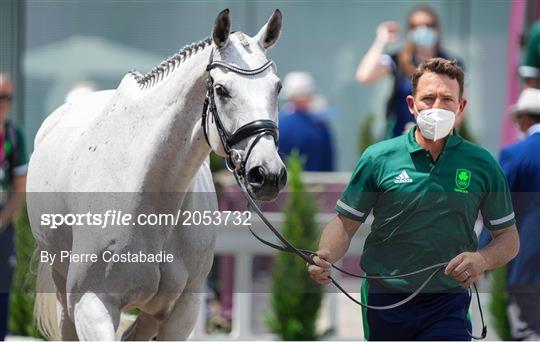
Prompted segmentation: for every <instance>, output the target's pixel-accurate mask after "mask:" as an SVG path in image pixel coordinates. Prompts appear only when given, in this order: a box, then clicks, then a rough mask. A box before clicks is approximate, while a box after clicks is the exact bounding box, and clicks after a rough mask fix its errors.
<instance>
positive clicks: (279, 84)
mask: <svg viewBox="0 0 540 342" xmlns="http://www.w3.org/2000/svg"><path fill="white" fill-rule="evenodd" d="M282 88H283V85H282V84H281V82H278V83H277V85H276V92H277V93H278V95H279V93H281V89H282Z"/></svg>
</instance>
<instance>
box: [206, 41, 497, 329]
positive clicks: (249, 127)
mask: <svg viewBox="0 0 540 342" xmlns="http://www.w3.org/2000/svg"><path fill="white" fill-rule="evenodd" d="M213 55H214V50H212V52H211V53H210V61H209V63H208V65H207V67H206V71H207V72H208V80H207V83H206V98H205V100H204V106H203V111H202V120H201V124H202V127H203V132H204V137H205V139H206V142H207V143H208V145H209V146H211V145H210V141H209V138H208V127H207V126H208V119H209V116H211V118H212V120H213V122H214V121H215V123H216V128H217V131H218V134H219V138H220V140H221V143H222V145H223V148H224V150H225V152H226V154H227V157H226V165H227V169H228V170H229V171H231V172H232V173H233V175H234V178H235V180H236V183H237V184H238V186H239V187H240V189H241V190H242V195H243V196H244V197H245V198H246V200H247V202H248V209H251V210H253V211H255V213H256V214H257V215H258V216H259V217H260V219H261V220H262V222H263V223H264V224H265V225H266V227H267V228H268V229H270V231H272V233H273V234H274V235H275V236H276V237H277V238H278V240H280V241H281V243H282V244H283V245H282V246H280V245H277V244H274V243H272V242H269V241H267V240H264V239H263V238H261V237H260V236H259V235H257V234H256V233H255V231H253V229H252V228H251V226H249V230H250V232H251V234H252V235H253V236H254V237H255V238H256V239H257V240H259V241H260V242H262V243H263V244H265V245H267V246H269V247H271V248H273V249H276V250H279V251H282V252H287V253H293V254H296V255H297V256H299V257H300V258H302V259H304V261H306V262H307V263H308V264H310V265H315V262H314V261H313V257H314V256H315V255H317V253H315V252H313V251H309V250H305V249H299V248H296V247H295V246H293V245H292V244H291V243H290V242H289V241H288V240H287V239H286V238H285V237H284V236H283V235H282V234H281V232H280V231H279V230H278V229H276V228H275V227H274V225H272V223H270V221H268V219H267V218H266V217H265V216H264V214H263V213H262V211H261V210H260V208H259V207H258V206H257V204H256V203H255V201H254V200H253V199H252V198H251V196H250V195H249V192H248V190H247V189H246V186H245V184H244V183H245V182H244V181H245V179H244V175H245V166H246V162H247V160H248V159H249V156H250V154H251V152H252V150H253V148H254V147H255V145H256V144H257V143H258V142H259V140H260V139H261V138H262V137H263V136H265V135H271V136H272V138H273V139H274V143H275V144H276V146H277V145H278V127H277V125H276V124H275V122H273V121H272V120H264V119H263V120H255V121H252V122H249V123H247V124H245V125H243V126H242V127H240V128H238V129H237V130H236V131H235V132H233V133H232V134H230V133H228V132H227V130H226V129H225V127H224V125H223V122H222V121H221V119H220V118H219V114H218V112H217V107H216V104H215V98H214V89H213V87H214V80H213V79H212V77H211V76H210V70H212V69H214V68H217V67H220V68H224V69H227V70H229V71H232V72H235V73H237V74H241V75H246V76H251V75H256V74H259V73H262V72H263V71H264V70H266V69H267V68H269V67H270V66H271V65H273V64H274V63H273V62H272V61H267V62H266V63H265V64H263V65H262V66H261V67H259V68H257V69H253V70H249V69H242V68H239V67H237V66H234V65H231V64H228V63H225V62H223V61H214V60H213ZM253 136H254V137H255V139H253V141H252V142H251V143H250V144H249V146H248V147H247V152H246V153H245V155H244V156H242V154H240V152H239V151H237V150H235V149H233V148H232V147H233V146H234V145H235V144H237V143H239V142H241V141H242V140H244V139H247V138H250V137H253ZM447 265H448V263H447V262H445V263H439V264H435V265H432V266H428V267H425V268H422V269H419V270H417V271H414V272H410V273H406V274H399V275H393V276H366V275H358V274H354V273H350V272H347V271H345V270H343V269H341V268H339V267H338V266H336V265H334V264H332V268H334V269H336V270H338V271H339V272H341V273H343V274H347V275H349V276H352V277H356V278H362V279H394V278H403V277H408V276H412V275H416V274H420V273H424V272H428V271H431V273H430V274H429V276H428V277H427V278H426V280H424V282H423V283H422V284H421V285H420V286H419V287H418V288H417V289H416V290H415V291H414V292H413V293H411V294H410V295H409V296H408V297H407V298H405V299H403V300H401V301H399V302H397V303H394V304H390V305H385V306H373V305H368V304H364V303H362V302H360V301H358V300H357V299H355V298H353V297H352V296H351V295H350V294H349V293H348V292H347V291H346V290H345V289H344V288H343V287H342V286H341V285H340V284H339V283H338V282H337V281H336V280H335V279H334V278H333V277H332V276H330V275H329V276H328V279H330V281H331V283H332V284H333V285H334V286H335V287H337V288H338V289H339V290H340V291H341V292H342V293H343V294H344V295H345V296H347V298H349V299H350V300H351V301H353V302H354V303H356V304H358V305H360V306H362V307H364V308H367V309H372V310H391V309H395V308H397V307H399V306H402V305H404V304H406V303H408V302H410V301H411V300H412V299H413V298H415V297H416V296H417V295H418V294H420V292H421V291H422V290H423V289H424V288H425V287H426V286H427V285H428V284H429V282H430V281H431V280H432V279H433V278H434V277H435V276H436V275H437V274H438V273H439V272H441V271H442V270H443V269H444V268H445V267H446V266H447ZM472 287H473V289H474V291H475V292H476V299H477V302H478V308H479V311H480V317H481V320H482V335H481V336H474V335H473V334H472V332H471V331H469V329H468V327H467V319H466V316H467V312H468V310H469V307H470V304H471V301H472V289H471V287H469V288H468V289H467V294H468V298H469V299H468V304H467V306H466V307H465V313H464V316H465V320H464V323H465V330H466V331H467V333H468V334H469V336H470V337H471V338H473V339H477V340H481V339H484V338H485V337H486V335H487V327H486V325H485V323H484V314H483V312H482V306H481V305H480V296H479V294H478V289H477V288H476V284H473V286H472Z"/></svg>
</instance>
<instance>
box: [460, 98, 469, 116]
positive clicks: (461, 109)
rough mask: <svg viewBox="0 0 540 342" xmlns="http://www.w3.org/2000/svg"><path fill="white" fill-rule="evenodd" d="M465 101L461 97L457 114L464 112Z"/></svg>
mask: <svg viewBox="0 0 540 342" xmlns="http://www.w3.org/2000/svg"><path fill="white" fill-rule="evenodd" d="M467 103H468V102H467V99H466V98H464V97H462V98H461V101H460V102H459V112H460V113H463V112H464V111H465V107H467Z"/></svg>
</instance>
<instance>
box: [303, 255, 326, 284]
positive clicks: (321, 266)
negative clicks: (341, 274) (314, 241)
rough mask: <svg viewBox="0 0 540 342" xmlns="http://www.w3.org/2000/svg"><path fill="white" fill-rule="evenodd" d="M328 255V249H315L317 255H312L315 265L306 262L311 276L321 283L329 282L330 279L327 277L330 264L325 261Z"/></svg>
mask: <svg viewBox="0 0 540 342" xmlns="http://www.w3.org/2000/svg"><path fill="white" fill-rule="evenodd" d="M329 256H330V253H329V252H328V251H317V255H316V256H314V257H313V262H314V263H315V265H310V264H307V266H308V272H309V275H310V276H311V278H313V280H315V281H316V282H317V283H319V284H322V285H327V284H330V283H331V280H330V279H328V276H329V275H330V271H331V270H332V264H331V263H329V262H328V261H327V259H328V257H329Z"/></svg>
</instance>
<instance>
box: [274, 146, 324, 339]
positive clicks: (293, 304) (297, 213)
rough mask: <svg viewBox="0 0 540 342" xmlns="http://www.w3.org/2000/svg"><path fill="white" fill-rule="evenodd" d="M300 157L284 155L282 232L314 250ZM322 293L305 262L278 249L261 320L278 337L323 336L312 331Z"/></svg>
mask: <svg viewBox="0 0 540 342" xmlns="http://www.w3.org/2000/svg"><path fill="white" fill-rule="evenodd" d="M303 162H304V160H303V159H302V158H300V157H299V156H298V154H297V153H296V152H294V153H293V154H292V155H291V156H290V157H289V158H288V159H287V172H288V175H289V181H288V198H287V203H286V205H285V209H284V213H285V223H284V226H283V229H282V232H283V235H284V236H285V238H286V239H287V240H289V241H290V242H291V244H292V245H293V246H295V247H297V248H303V249H309V250H316V249H317V241H318V235H319V230H318V229H317V224H316V221H315V213H316V205H315V201H314V199H313V198H312V196H309V194H308V193H307V192H306V190H305V188H304V184H303V183H302V165H303ZM322 296H323V289H322V286H320V285H319V284H317V283H315V282H314V281H313V280H312V279H311V278H310V277H309V274H308V272H307V268H306V262H305V261H304V260H303V259H302V258H300V257H298V256H297V255H295V254H290V253H285V252H279V253H278V255H277V260H276V264H275V266H274V268H273V270H272V295H271V299H270V306H271V309H272V312H271V313H270V314H267V315H266V317H265V322H266V324H267V325H268V327H269V329H270V331H272V332H273V333H275V334H277V335H278V338H279V339H282V340H288V341H290V340H317V339H320V338H322V337H324V336H326V335H327V334H328V333H329V332H326V333H325V334H323V335H321V334H318V333H317V331H316V321H317V316H318V313H319V309H320V307H321V302H322Z"/></svg>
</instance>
